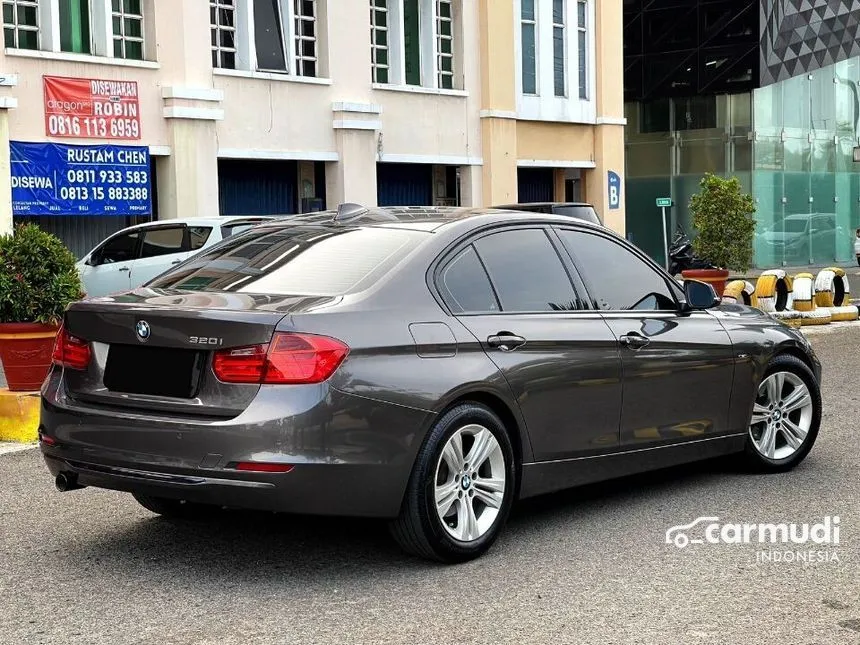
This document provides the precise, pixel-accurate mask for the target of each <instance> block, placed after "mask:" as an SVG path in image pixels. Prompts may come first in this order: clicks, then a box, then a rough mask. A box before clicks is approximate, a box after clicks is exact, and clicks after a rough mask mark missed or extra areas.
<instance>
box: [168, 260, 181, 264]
mask: <svg viewBox="0 0 860 645" xmlns="http://www.w3.org/2000/svg"><path fill="white" fill-rule="evenodd" d="M180 262H182V260H174V261H173V262H171V263H170V264H179V263H180Z"/></svg>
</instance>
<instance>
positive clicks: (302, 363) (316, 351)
mask: <svg viewBox="0 0 860 645" xmlns="http://www.w3.org/2000/svg"><path fill="white" fill-rule="evenodd" d="M348 353H349V347H347V346H346V345H345V344H344V343H342V342H341V341H339V340H336V339H334V338H329V337H328V336H316V335H313V334H293V333H282V332H278V333H276V334H275V335H274V337H273V338H272V342H271V343H269V344H267V345H252V346H250V347H238V348H235V349H223V350H220V351H217V352H215V356H214V358H213V359H212V370H213V371H214V372H215V376H217V377H218V380H220V381H223V382H224V383H260V384H285V383H291V384H301V383H321V382H322V381H325V380H326V379H327V378H329V377H330V376H331V375H332V374H334V372H335V370H336V369H337V368H338V366H339V365H340V364H341V363H342V362H343V359H344V358H346V355H347V354H348Z"/></svg>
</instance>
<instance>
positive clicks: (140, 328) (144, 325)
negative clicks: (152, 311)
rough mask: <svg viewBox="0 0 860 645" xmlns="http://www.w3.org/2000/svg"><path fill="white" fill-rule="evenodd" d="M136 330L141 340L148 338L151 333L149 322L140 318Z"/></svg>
mask: <svg viewBox="0 0 860 645" xmlns="http://www.w3.org/2000/svg"><path fill="white" fill-rule="evenodd" d="M134 331H135V332H137V337H138V338H139V339H140V340H146V339H147V338H149V334H150V329H149V323H148V322H146V321H145V320H138V321H137V324H136V325H135V326H134Z"/></svg>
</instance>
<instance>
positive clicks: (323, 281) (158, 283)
mask: <svg viewBox="0 0 860 645" xmlns="http://www.w3.org/2000/svg"><path fill="white" fill-rule="evenodd" d="M427 235H428V234H427V233H423V232H420V231H411V230H403V229H391V228H382V227H368V228H353V229H344V228H334V227H322V226H286V227H283V228H270V227H267V226H263V227H259V228H252V229H250V230H247V231H245V232H243V233H238V234H235V235H233V236H231V237H230V238H228V239H227V240H225V241H223V242H221V243H220V244H218V245H217V246H214V247H212V248H211V249H210V250H207V251H204V252H203V253H200V254H198V255H196V256H194V257H193V258H192V259H191V260H190V261H189V262H186V263H184V264H182V265H180V266H178V267H176V268H175V269H173V270H170V271H168V272H167V273H164V274H162V275H161V276H159V277H158V278H156V279H155V280H153V281H152V282H150V283H149V284H148V285H147V286H149V287H154V288H157V289H183V290H191V291H236V292H240V293H241V292H244V293H261V294H280V295H314V296H337V295H344V294H347V293H352V292H355V291H360V290H362V289H365V288H367V287H369V286H371V285H372V284H373V283H374V282H376V281H377V280H379V279H380V278H381V277H382V276H383V275H385V273H386V272H387V271H389V270H391V268H392V267H393V266H394V265H395V264H396V263H397V262H399V261H400V260H401V259H403V258H404V257H405V256H406V255H407V254H408V253H409V252H410V251H411V250H413V249H414V248H415V247H416V246H417V245H418V244H419V243H420V242H421V241H422V240H425V239H427Z"/></svg>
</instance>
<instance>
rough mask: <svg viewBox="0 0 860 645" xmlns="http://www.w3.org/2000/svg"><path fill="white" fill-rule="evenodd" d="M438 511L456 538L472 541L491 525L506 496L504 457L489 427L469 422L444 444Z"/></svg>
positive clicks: (438, 477)
mask: <svg viewBox="0 0 860 645" xmlns="http://www.w3.org/2000/svg"><path fill="white" fill-rule="evenodd" d="M434 481H435V490H434V492H435V504H436V512H437V513H438V515H439V519H440V520H441V521H442V526H444V527H445V530H446V531H447V532H448V533H449V534H450V535H451V536H452V537H453V538H454V539H455V540H459V541H461V542H472V541H474V540H477V539H479V538H481V537H482V536H483V535H485V534H486V533H487V531H489V530H490V528H492V526H493V524H494V523H495V521H496V518H497V517H498V516H499V511H500V509H501V507H502V502H503V501H504V499H505V486H506V483H507V482H506V476H505V457H504V454H503V452H502V447H501V445H499V441H498V440H497V439H496V437H495V435H493V433H492V432H490V430H488V429H487V428H485V427H484V426H482V425H478V424H469V425H466V426H463V427H462V428H459V429H458V430H456V431H455V432H454V434H453V435H451V437H450V438H449V439H448V441H447V442H446V443H445V447H444V448H443V449H442V454H441V455H440V456H439V462H438V463H437V465H436V477H435V480H434Z"/></svg>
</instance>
